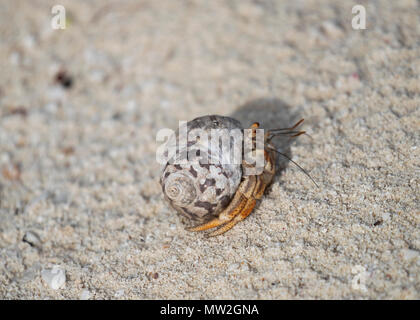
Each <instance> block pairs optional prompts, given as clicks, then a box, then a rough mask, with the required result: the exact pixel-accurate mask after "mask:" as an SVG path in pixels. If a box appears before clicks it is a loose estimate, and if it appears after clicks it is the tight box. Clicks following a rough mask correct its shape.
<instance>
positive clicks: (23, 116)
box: [0, 0, 420, 299]
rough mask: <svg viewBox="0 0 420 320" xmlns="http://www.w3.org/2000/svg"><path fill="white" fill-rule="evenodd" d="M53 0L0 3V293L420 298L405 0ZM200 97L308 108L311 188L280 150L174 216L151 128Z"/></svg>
mask: <svg viewBox="0 0 420 320" xmlns="http://www.w3.org/2000/svg"><path fill="white" fill-rule="evenodd" d="M55 4H56V2H54V1H39V0H38V1H35V0H34V1H23V0H13V1H12V0H5V1H1V2H0V70H1V71H0V193H1V198H0V298H5V299H165V298H178V299H192V298H194V299H207V298H214V299H221V298H223V299H285V298H288V299H329V298H334V299H384V298H386V299H419V298H420V272H419V271H420V257H419V250H420V232H419V224H420V219H419V218H420V214H419V212H420V208H419V165H420V162H419V155H420V152H419V128H420V77H419V75H420V22H419V19H420V18H419V17H420V2H419V1H415V0H399V1H391V0H390V1H387V0H378V1H361V0H358V1H357V2H356V1H319V0H316V1H315V0H314V1H274V0H265V1H263V0H261V1H260V0H254V1H220V0H219V1H192V0H191V1H181V0H180V1H166V0H159V1H60V4H62V5H64V7H65V8H66V13H67V25H66V29H65V30H53V29H52V28H51V18H52V16H53V15H52V14H51V8H52V6H53V5H55ZM356 4H362V5H364V6H365V8H366V19H367V25H366V27H367V28H366V30H354V29H353V28H352V26H351V20H352V18H353V16H354V15H353V14H352V7H353V6H354V5H356ZM205 114H220V115H228V116H234V117H236V118H237V119H239V120H241V121H242V123H243V125H244V126H248V125H249V124H250V123H251V122H252V121H259V122H260V123H261V124H262V125H263V126H264V127H266V128H273V127H281V126H288V125H290V124H292V123H293V122H294V121H296V120H297V119H299V118H305V124H304V126H303V129H305V130H306V131H307V132H308V133H309V134H310V135H311V136H312V139H310V138H308V137H305V136H301V137H299V138H298V139H297V140H296V141H295V142H294V143H293V144H291V145H290V146H289V150H288V152H290V154H291V156H292V157H293V159H294V160H295V161H297V162H298V163H299V164H300V165H301V166H303V167H304V168H306V169H307V170H308V171H310V173H311V175H312V177H313V178H314V179H315V180H316V181H317V182H318V184H319V185H320V189H317V188H316V187H315V186H314V185H313V184H312V183H311V181H310V180H309V179H308V178H307V177H306V176H305V175H304V174H302V172H300V171H299V169H298V168H296V167H295V166H293V165H292V164H287V165H286V166H285V168H284V169H283V170H281V172H280V173H279V174H278V176H277V177H276V179H275V181H274V184H273V186H272V188H271V190H270V192H269V193H268V194H267V195H266V196H265V197H264V198H263V201H262V202H261V203H260V205H259V207H258V208H257V209H256V210H255V211H254V212H253V213H252V214H251V215H250V216H249V217H248V218H247V219H246V220H245V221H243V222H242V223H240V224H238V225H237V226H236V227H235V228H233V229H232V230H231V231H229V232H228V233H226V234H225V235H223V236H220V237H217V238H212V239H206V238H205V237H204V236H203V235H202V234H196V233H189V232H187V231H185V230H184V227H185V224H184V223H183V220H182V219H180V218H179V217H178V216H177V215H176V214H175V213H174V210H172V209H170V208H169V207H168V206H167V205H166V203H165V202H164V201H163V196H162V193H161V189H160V186H159V182H158V181H159V172H160V171H159V170H160V165H159V164H157V163H156V161H155V151H156V148H157V147H158V145H159V144H157V143H156V140H155V137H156V133H157V131H158V130H159V129H161V128H165V127H168V128H174V129H175V128H177V125H178V121H179V120H190V119H193V118H195V117H197V116H201V115H205ZM54 265H58V266H59V268H60V270H62V272H64V274H65V278H64V279H65V283H64V284H63V285H62V286H61V287H60V288H59V289H57V290H54V289H52V288H51V282H49V281H48V277H47V276H43V275H48V272H49V270H50V268H52V267H53V266H54ZM56 284H57V283H56Z"/></svg>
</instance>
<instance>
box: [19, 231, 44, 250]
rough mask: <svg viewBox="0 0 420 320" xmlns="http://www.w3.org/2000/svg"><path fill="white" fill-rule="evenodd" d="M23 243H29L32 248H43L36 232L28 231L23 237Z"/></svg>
mask: <svg viewBox="0 0 420 320" xmlns="http://www.w3.org/2000/svg"><path fill="white" fill-rule="evenodd" d="M22 241H23V242H26V243H28V244H29V245H30V246H31V247H37V248H40V247H41V238H40V237H39V235H38V234H37V233H36V232H34V231H27V232H26V233H25V235H24V236H23V239H22Z"/></svg>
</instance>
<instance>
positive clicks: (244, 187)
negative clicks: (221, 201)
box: [187, 176, 257, 231]
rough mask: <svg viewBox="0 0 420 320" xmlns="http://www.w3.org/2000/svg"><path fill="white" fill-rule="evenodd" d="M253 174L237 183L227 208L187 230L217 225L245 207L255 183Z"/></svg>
mask: <svg viewBox="0 0 420 320" xmlns="http://www.w3.org/2000/svg"><path fill="white" fill-rule="evenodd" d="M256 180H257V179H256V177H255V176H247V177H246V178H245V179H244V180H243V181H242V182H241V184H240V185H239V187H238V191H237V192H236V193H235V196H234V197H233V200H232V201H231V202H230V203H229V205H228V206H227V208H226V209H225V210H223V211H222V212H221V213H220V214H219V216H218V217H216V218H214V219H213V220H210V221H209V222H207V223H204V224H201V225H198V226H196V227H192V228H188V229H187V230H188V231H203V230H207V229H210V228H215V227H218V226H220V225H222V224H225V223H227V222H229V221H231V220H232V219H233V218H235V217H236V216H237V215H238V214H239V213H240V212H241V211H242V210H243V209H244V208H245V207H246V204H247V202H248V199H249V198H250V197H251V195H252V193H253V191H254V188H255V185H256Z"/></svg>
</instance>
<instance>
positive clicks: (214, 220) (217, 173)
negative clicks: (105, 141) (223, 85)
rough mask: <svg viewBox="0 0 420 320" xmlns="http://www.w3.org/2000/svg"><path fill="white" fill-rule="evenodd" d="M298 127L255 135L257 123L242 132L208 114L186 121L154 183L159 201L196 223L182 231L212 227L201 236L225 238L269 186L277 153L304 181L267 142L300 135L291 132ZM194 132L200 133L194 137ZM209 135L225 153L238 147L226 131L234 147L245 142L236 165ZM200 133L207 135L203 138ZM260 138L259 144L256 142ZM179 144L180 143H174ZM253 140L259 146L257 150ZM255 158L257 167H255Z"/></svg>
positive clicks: (232, 121)
mask: <svg viewBox="0 0 420 320" xmlns="http://www.w3.org/2000/svg"><path fill="white" fill-rule="evenodd" d="M302 122H303V119H302V120H300V121H298V122H297V123H296V124H295V125H293V126H292V127H290V128H281V129H271V130H261V129H260V125H259V123H258V122H255V123H253V124H252V125H251V126H250V128H249V129H246V130H244V129H243V127H242V125H241V123H240V122H239V121H237V120H235V119H233V118H230V117H224V116H218V115H208V116H203V117H199V118H196V119H194V120H191V121H189V122H188V123H186V126H185V130H181V128H180V130H178V131H177V133H176V137H175V139H173V140H172V142H171V143H168V144H167V148H171V147H172V148H175V149H176V153H174V154H175V155H174V156H173V157H171V158H170V159H169V160H168V161H167V162H166V164H165V165H164V169H163V171H162V175H161V178H160V184H161V186H162V191H163V194H164V197H165V199H166V200H167V201H168V202H169V204H170V205H171V206H172V207H173V208H174V209H175V210H176V211H177V212H178V213H180V214H182V215H184V216H186V217H188V218H189V219H190V220H193V221H195V222H196V223H197V222H198V223H200V224H198V225H196V226H194V227H190V228H187V230H189V231H204V230H208V229H213V228H217V229H215V230H213V231H212V232H210V233H208V234H207V235H208V236H210V237H212V236H217V235H220V234H222V233H225V232H226V231H228V230H230V229H231V228H232V227H233V226H234V225H235V224H237V223H238V222H239V221H241V220H244V219H245V218H246V217H247V216H248V215H249V214H250V213H251V212H252V210H253V209H254V207H255V205H256V203H257V200H260V199H261V198H262V196H263V194H264V191H265V190H266V188H267V187H268V186H269V185H270V184H271V182H272V180H273V177H274V175H275V173H276V156H277V154H280V155H282V156H284V157H286V158H287V159H288V160H290V161H292V162H293V163H294V164H296V165H297V166H298V167H299V168H300V169H301V170H303V171H304V173H305V174H306V175H308V176H309V174H308V173H307V172H306V171H305V170H304V169H303V168H301V167H300V166H299V165H298V164H297V163H296V162H294V161H293V160H292V159H290V157H288V156H287V155H286V154H284V153H281V152H280V151H278V150H276V148H275V147H274V145H273V144H272V142H271V141H272V139H273V138H274V137H276V136H279V135H285V136H289V137H297V136H300V135H302V134H304V133H305V131H299V130H297V127H298V126H299V125H300V124H301V123H302ZM181 131H182V132H181ZM196 131H199V132H200V134H196V133H194V132H196ZM214 132H216V133H219V136H218V137H224V138H225V139H226V137H228V139H227V140H225V141H227V146H228V148H227V149H228V150H236V149H235V146H238V144H237V140H235V139H234V138H232V137H234V135H230V136H229V134H230V133H231V132H236V133H237V136H240V135H242V141H240V143H239V145H240V144H241V143H242V146H243V145H244V144H245V140H247V141H248V140H249V141H250V144H249V147H248V148H242V149H241V150H240V151H239V154H240V156H241V159H240V161H232V157H231V156H232V153H231V152H227V151H226V150H227V149H226V148H224V147H226V145H225V146H223V144H222V143H219V142H220V141H219V139H218V138H216V139H211V138H209V137H211V136H212V134H213V135H214ZM220 132H222V134H221V135H220ZM206 134H208V136H207V137H205V138H203V136H205V135H206ZM261 136H262V139H257V138H258V137H261ZM182 139H184V140H185V143H184V144H182V143H180V141H181V140H182ZM261 140H262V141H261ZM214 141H216V143H214ZM258 141H261V142H262V143H261V144H260V148H258V143H257V142H258ZM171 144H172V145H171ZM197 150H198V151H199V152H197ZM191 151H193V152H191ZM228 154H229V156H228ZM258 154H259V155H260V156H261V158H262V163H261V162H260V166H259V167H258V168H257V162H258V161H256V159H257V158H258ZM166 155H168V152H166ZM191 155H194V157H191ZM247 155H248V156H251V155H252V156H253V157H247ZM192 158H193V159H192ZM250 159H251V160H254V161H251V160H250ZM261 164H262V165H261ZM309 177H310V176H309ZM310 178H311V177H310ZM311 179H312V178H311ZM312 181H313V179H312ZM314 183H315V181H314ZM315 184H316V183H315Z"/></svg>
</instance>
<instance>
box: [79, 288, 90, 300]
mask: <svg viewBox="0 0 420 320" xmlns="http://www.w3.org/2000/svg"><path fill="white" fill-rule="evenodd" d="M89 299H90V292H89V290H87V289H85V290H83V291H82V293H81V294H80V300H89Z"/></svg>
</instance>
